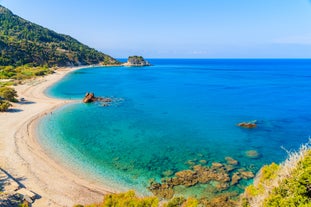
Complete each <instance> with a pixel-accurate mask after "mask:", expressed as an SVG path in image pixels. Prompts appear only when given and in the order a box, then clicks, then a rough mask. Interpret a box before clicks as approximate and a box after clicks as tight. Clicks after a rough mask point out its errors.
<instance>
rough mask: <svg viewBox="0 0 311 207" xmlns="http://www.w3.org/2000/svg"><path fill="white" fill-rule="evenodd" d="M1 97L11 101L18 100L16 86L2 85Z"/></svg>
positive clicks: (0, 89)
mask: <svg viewBox="0 0 311 207" xmlns="http://www.w3.org/2000/svg"><path fill="white" fill-rule="evenodd" d="M0 97H2V98H3V99H5V100H8V101H11V102H17V99H16V98H17V92H16V90H15V89H14V88H9V87H1V88H0Z"/></svg>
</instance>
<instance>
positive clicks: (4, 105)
mask: <svg viewBox="0 0 311 207" xmlns="http://www.w3.org/2000/svg"><path fill="white" fill-rule="evenodd" d="M10 106H12V104H11V103H10V102H8V101H3V100H0V112H4V111H6V110H8V108H9V107H10Z"/></svg>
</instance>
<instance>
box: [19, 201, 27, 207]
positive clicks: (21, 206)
mask: <svg viewBox="0 0 311 207" xmlns="http://www.w3.org/2000/svg"><path fill="white" fill-rule="evenodd" d="M18 207H29V203H28V202H26V201H25V202H23V203H21V204H19V205H18Z"/></svg>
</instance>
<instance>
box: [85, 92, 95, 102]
mask: <svg viewBox="0 0 311 207" xmlns="http://www.w3.org/2000/svg"><path fill="white" fill-rule="evenodd" d="M94 101H96V98H95V95H94V93H86V94H85V96H84V98H83V103H91V102H94Z"/></svg>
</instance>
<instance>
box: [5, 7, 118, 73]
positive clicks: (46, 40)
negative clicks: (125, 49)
mask: <svg viewBox="0 0 311 207" xmlns="http://www.w3.org/2000/svg"><path fill="white" fill-rule="evenodd" d="M0 49H1V53H0V65H1V66H8V65H11V66H15V67H18V66H22V65H26V64H28V65H31V66H44V65H45V66H48V67H53V66H77V65H91V64H102V65H114V64H120V63H119V62H118V61H117V60H115V59H114V58H112V57H110V56H108V55H106V54H104V53H101V52H99V51H97V50H95V49H92V48H90V47H88V46H86V45H84V44H82V43H80V42H79V41H77V40H76V39H74V38H72V37H70V36H68V35H63V34H59V33H56V32H54V31H52V30H49V29H47V28H44V27H42V26H40V25H37V24H34V23H32V22H30V21H27V20H25V19H23V18H21V17H19V16H17V15H15V14H13V13H12V12H11V11H10V10H8V9H7V8H5V7H3V6H1V5H0Z"/></svg>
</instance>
